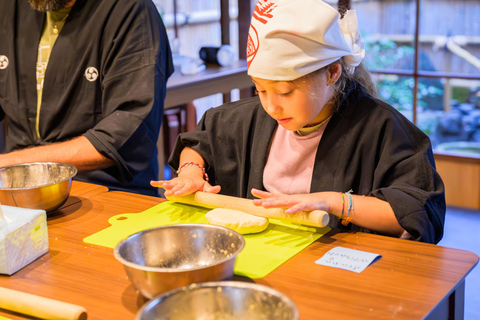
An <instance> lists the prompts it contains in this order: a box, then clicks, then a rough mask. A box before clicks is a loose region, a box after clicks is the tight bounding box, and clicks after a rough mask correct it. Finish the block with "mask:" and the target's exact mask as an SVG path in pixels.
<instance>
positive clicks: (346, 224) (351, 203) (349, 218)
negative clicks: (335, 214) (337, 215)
mask: <svg viewBox="0 0 480 320" xmlns="http://www.w3.org/2000/svg"><path fill="white" fill-rule="evenodd" d="M345 194H346V195H347V196H348V211H347V217H346V218H343V217H342V218H341V219H340V221H341V222H342V224H343V225H344V226H348V224H349V223H350V221H352V217H350V211H351V210H353V199H352V190H349V191H348V192H345ZM342 212H343V208H342Z"/></svg>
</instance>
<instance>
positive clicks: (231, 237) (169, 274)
mask: <svg viewBox="0 0 480 320" xmlns="http://www.w3.org/2000/svg"><path fill="white" fill-rule="evenodd" d="M244 245H245V240H244V239H243V236H242V235H240V234H239V233H237V232H235V231H233V230H230V229H228V228H224V227H219V226H214V225H208V224H177V225H170V226H163V227H158V228H153V229H148V230H144V231H141V232H138V233H136V234H133V235H131V236H129V237H128V238H127V239H125V240H122V241H121V242H120V243H118V244H117V245H116V247H115V249H114V252H113V254H114V256H115V258H116V259H117V260H118V261H120V262H121V263H122V264H123V265H124V267H125V271H126V273H127V275H128V278H129V279H130V281H131V282H132V284H133V285H134V287H135V288H136V289H137V290H138V291H140V293H141V294H142V295H143V296H145V297H146V298H149V299H151V298H152V297H154V296H156V295H158V294H161V293H164V292H166V291H169V290H172V289H176V288H179V287H183V286H186V285H189V284H192V283H197V282H207V281H217V280H225V279H229V278H231V277H232V276H233V266H234V263H235V259H236V257H237V255H238V253H240V251H241V250H242V249H243V247H244Z"/></svg>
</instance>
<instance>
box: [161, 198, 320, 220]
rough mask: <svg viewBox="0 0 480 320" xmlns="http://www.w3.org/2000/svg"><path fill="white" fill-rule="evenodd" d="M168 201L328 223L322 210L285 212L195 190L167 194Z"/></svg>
mask: <svg viewBox="0 0 480 320" xmlns="http://www.w3.org/2000/svg"><path fill="white" fill-rule="evenodd" d="M167 199H168V200H170V201H175V202H180V203H185V204H191V205H194V206H200V207H206V208H209V209H215V208H225V209H232V210H239V211H243V212H246V213H250V214H253V215H255V216H259V217H264V218H272V219H279V220H285V221H288V222H292V223H298V224H304V225H308V226H313V227H325V226H326V225H327V224H328V221H329V216H328V213H327V212H325V211H322V210H313V211H302V212H298V213H294V214H286V213H285V209H282V208H268V209H267V208H264V207H258V206H256V205H254V204H253V201H252V200H250V199H243V198H237V197H231V196H225V195H221V194H215V193H207V192H202V191H197V192H195V193H192V194H189V195H186V196H173V195H171V196H167Z"/></svg>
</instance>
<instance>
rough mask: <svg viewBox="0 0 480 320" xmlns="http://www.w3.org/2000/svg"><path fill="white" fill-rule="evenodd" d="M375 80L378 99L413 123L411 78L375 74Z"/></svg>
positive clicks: (412, 84) (412, 82) (412, 81)
mask: <svg viewBox="0 0 480 320" xmlns="http://www.w3.org/2000/svg"><path fill="white" fill-rule="evenodd" d="M375 80H376V83H377V89H378V93H379V97H380V99H382V100H384V101H386V102H387V103H389V104H391V105H392V106H393V107H395V109H397V110H398V111H400V112H401V113H402V114H403V115H404V116H405V117H407V118H408V119H409V120H410V121H413V86H414V80H413V78H412V77H405V76H397V75H383V74H377V75H375Z"/></svg>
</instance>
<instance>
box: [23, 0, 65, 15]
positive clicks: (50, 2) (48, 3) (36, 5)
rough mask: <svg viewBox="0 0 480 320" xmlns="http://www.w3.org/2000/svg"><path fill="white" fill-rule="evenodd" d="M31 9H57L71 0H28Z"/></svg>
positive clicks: (40, 10) (43, 10)
mask: <svg viewBox="0 0 480 320" xmlns="http://www.w3.org/2000/svg"><path fill="white" fill-rule="evenodd" d="M28 2H29V3H30V6H31V7H32V9H34V10H37V11H39V12H46V11H57V10H59V9H62V8H64V7H65V6H66V5H67V4H69V3H70V2H72V0H28Z"/></svg>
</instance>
